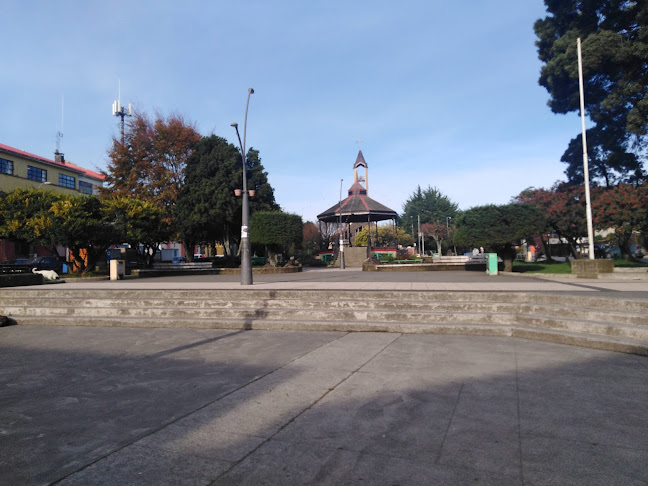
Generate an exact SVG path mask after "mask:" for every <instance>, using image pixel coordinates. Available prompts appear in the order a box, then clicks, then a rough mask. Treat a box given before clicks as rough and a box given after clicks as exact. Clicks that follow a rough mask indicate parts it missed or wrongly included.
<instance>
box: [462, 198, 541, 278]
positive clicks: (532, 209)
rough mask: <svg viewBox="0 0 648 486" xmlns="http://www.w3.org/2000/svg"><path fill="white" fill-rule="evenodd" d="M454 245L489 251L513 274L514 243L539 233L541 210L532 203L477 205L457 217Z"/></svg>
mask: <svg viewBox="0 0 648 486" xmlns="http://www.w3.org/2000/svg"><path fill="white" fill-rule="evenodd" d="M455 222H456V230H455V243H456V244H458V245H462V246H473V247H485V248H491V249H493V250H494V251H496V252H497V254H498V255H499V256H500V257H501V258H502V260H504V270H505V271H507V272H511V271H513V260H514V259H515V249H514V248H513V245H514V243H516V242H518V241H519V240H520V239H522V238H529V237H532V236H535V235H537V234H539V233H541V232H542V231H543V229H544V228H545V225H546V221H545V218H544V215H543V213H542V211H541V210H540V209H539V208H538V207H537V206H534V205H532V204H517V203H513V204H507V205H503V206H495V205H488V206H477V207H474V208H471V209H468V210H467V211H463V212H462V213H460V214H459V216H457V219H456V221H455Z"/></svg>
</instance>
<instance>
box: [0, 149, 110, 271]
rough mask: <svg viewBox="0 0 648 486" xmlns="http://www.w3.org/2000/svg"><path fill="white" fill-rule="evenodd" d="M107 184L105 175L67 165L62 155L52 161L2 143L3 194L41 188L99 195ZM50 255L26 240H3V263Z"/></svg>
mask: <svg viewBox="0 0 648 486" xmlns="http://www.w3.org/2000/svg"><path fill="white" fill-rule="evenodd" d="M103 182H104V177H103V176H102V175H101V174H99V173H97V172H94V171H92V170H88V169H84V168H83V167H80V166H78V165H75V164H72V163H70V162H67V161H66V160H65V158H64V157H63V154H61V153H56V154H55V156H54V160H51V159H47V158H45V157H41V156H39V155H34V154H30V153H29V152H25V151H23V150H20V149H17V148H14V147H10V146H8V145H4V144H1V143H0V192H4V193H9V192H11V191H13V190H14V189H17V188H23V189H30V188H32V189H39V188H40V189H43V190H48V191H56V192H60V193H62V194H96V193H97V192H98V190H99V187H101V186H102V185H103ZM50 253H51V249H48V248H43V247H40V246H37V245H33V244H30V243H27V242H24V241H12V240H5V239H0V261H6V260H13V259H15V258H17V257H32V256H35V255H38V256H43V255H50ZM57 253H58V255H57V256H58V257H59V258H65V259H66V261H68V258H67V251H66V249H65V248H57Z"/></svg>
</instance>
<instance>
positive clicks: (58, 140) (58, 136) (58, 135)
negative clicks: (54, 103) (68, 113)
mask: <svg viewBox="0 0 648 486" xmlns="http://www.w3.org/2000/svg"><path fill="white" fill-rule="evenodd" d="M64 122H65V98H64V97H63V95H61V130H58V131H57V132H56V150H55V151H54V160H56V161H60V162H62V161H63V153H61V139H62V138H63V126H64Z"/></svg>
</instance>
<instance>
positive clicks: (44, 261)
mask: <svg viewBox="0 0 648 486" xmlns="http://www.w3.org/2000/svg"><path fill="white" fill-rule="evenodd" d="M27 265H29V266H31V267H32V268H35V269H36V270H54V271H55V272H56V273H58V274H61V273H63V262H61V261H60V260H59V259H58V258H56V257H53V256H39V257H35V258H32V259H31V260H29V261H28V262H27Z"/></svg>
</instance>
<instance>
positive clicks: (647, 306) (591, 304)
mask: <svg viewBox="0 0 648 486" xmlns="http://www.w3.org/2000/svg"><path fill="white" fill-rule="evenodd" d="M56 287H58V286H56ZM593 294H594V295H592V296H591V297H587V296H581V295H579V296H576V295H564V294H551V293H524V292H518V293H513V292H452V291H440V292H437V291H376V290H366V291H362V290H359V291H349V290H345V291H339V290H336V291H332V290H331V291H316V290H313V291H309V290H247V289H246V290H243V289H241V290H218V291H214V290H183V289H177V290H155V291H150V290H138V289H134V290H101V291H98V290H66V289H59V288H57V289H42V290H41V289H23V290H21V289H18V288H11V289H3V291H2V293H1V294H0V304H1V303H3V302H9V300H8V299H11V298H18V299H20V302H22V303H24V304H30V303H39V301H41V300H42V299H48V298H53V299H65V298H71V299H75V300H78V299H97V298H101V299H106V298H110V299H137V300H142V299H146V300H149V301H173V302H177V301H182V300H191V301H199V300H209V301H215V302H218V301H221V302H223V301H228V300H232V299H233V300H236V301H242V300H254V301H258V300H264V301H267V300H269V299H270V300H280V299H286V300H290V299H297V300H300V301H322V302H328V303H329V305H332V306H334V305H338V303H345V302H353V303H354V305H362V303H363V302H375V301H381V302H390V301H392V302H394V301H396V302H412V303H414V302H420V301H422V302H472V303H476V302H484V303H518V304H529V305H531V304H538V305H543V304H549V305H553V306H567V307H577V308H587V309H590V310H593V309H597V310H606V311H623V312H633V313H637V314H644V315H648V301H645V300H639V299H619V298H609V297H608V298H603V297H600V296H598V295H596V294H595V293H593ZM340 305H344V304H340ZM387 305H389V304H387Z"/></svg>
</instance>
